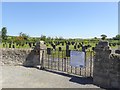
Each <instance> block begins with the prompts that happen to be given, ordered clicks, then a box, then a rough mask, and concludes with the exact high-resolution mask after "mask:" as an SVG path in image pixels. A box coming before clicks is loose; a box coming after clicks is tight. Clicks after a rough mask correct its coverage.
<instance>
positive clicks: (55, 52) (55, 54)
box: [54, 50, 56, 70]
mask: <svg viewBox="0 0 120 90" xmlns="http://www.w3.org/2000/svg"><path fill="white" fill-rule="evenodd" d="M54 56H56V50H55V55H54ZM54 62H55V70H56V60H54Z"/></svg>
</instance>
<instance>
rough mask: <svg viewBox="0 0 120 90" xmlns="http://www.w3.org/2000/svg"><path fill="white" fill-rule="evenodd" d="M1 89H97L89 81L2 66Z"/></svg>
mask: <svg viewBox="0 0 120 90" xmlns="http://www.w3.org/2000/svg"><path fill="white" fill-rule="evenodd" d="M1 75H2V78H0V84H1V83H2V88H99V87H97V86H95V85H93V84H92V80H91V79H86V78H81V77H76V76H71V75H65V74H60V73H55V72H50V71H43V70H39V69H36V68H26V67H23V66H2V74H1V73H0V76H1Z"/></svg>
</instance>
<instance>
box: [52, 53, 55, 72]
mask: <svg viewBox="0 0 120 90" xmlns="http://www.w3.org/2000/svg"><path fill="white" fill-rule="evenodd" d="M54 53H55V52H54V51H53V62H52V63H53V64H52V65H53V70H54V69H55V68H54V64H55V63H54V62H55V60H54Z"/></svg>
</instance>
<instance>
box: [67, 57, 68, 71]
mask: <svg viewBox="0 0 120 90" xmlns="http://www.w3.org/2000/svg"><path fill="white" fill-rule="evenodd" d="M67 72H68V57H67Z"/></svg>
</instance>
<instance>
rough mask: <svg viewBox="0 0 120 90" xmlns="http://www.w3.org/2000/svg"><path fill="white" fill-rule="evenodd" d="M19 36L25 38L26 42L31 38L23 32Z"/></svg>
mask: <svg viewBox="0 0 120 90" xmlns="http://www.w3.org/2000/svg"><path fill="white" fill-rule="evenodd" d="M19 36H21V37H23V38H24V40H28V38H29V36H28V35H27V34H25V33H23V32H20V34H19Z"/></svg>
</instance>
